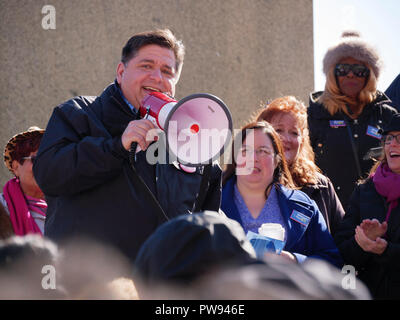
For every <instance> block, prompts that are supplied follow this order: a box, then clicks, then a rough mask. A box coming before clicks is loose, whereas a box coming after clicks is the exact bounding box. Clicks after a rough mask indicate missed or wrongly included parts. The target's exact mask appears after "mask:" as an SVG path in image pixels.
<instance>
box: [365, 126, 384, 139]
mask: <svg viewBox="0 0 400 320" xmlns="http://www.w3.org/2000/svg"><path fill="white" fill-rule="evenodd" d="M367 135H368V136H370V137H373V138H376V139H381V138H382V135H381V134H380V133H379V128H375V127H373V126H368V128H367Z"/></svg>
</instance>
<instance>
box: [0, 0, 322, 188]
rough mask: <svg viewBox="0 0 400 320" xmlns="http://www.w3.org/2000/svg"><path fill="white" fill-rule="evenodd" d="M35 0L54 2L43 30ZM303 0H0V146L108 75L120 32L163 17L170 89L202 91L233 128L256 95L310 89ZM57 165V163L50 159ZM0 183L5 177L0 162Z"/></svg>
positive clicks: (307, 8) (308, 18) (94, 91)
mask: <svg viewBox="0 0 400 320" xmlns="http://www.w3.org/2000/svg"><path fill="white" fill-rule="evenodd" d="M44 5H53V6H54V8H55V10H56V29H55V30H52V29H49V30H45V29H43V27H42V20H43V19H44V18H45V17H46V16H47V15H46V14H42V8H43V6H44ZM312 23H313V16H312V0H116V1H108V0H83V1H81V0H80V1H78V0H14V1H11V0H0V73H1V75H2V76H1V77H0V110H1V112H0V148H1V150H3V148H4V146H5V144H6V142H7V141H8V139H9V138H10V137H11V136H12V135H14V134H15V133H17V132H21V131H23V130H25V129H27V128H28V127H29V126H32V125H38V126H40V127H44V128H45V127H46V124H47V121H48V119H49V117H50V115H51V112H52V109H53V108H54V107H55V106H56V105H58V104H60V103H61V102H63V101H65V100H67V99H69V98H71V97H72V96H75V95H98V94H99V93H101V91H102V90H103V88H104V87H105V86H107V85H108V84H109V83H111V82H112V81H113V80H114V77H115V68H116V66H117V64H118V62H119V59H120V53H121V49H122V47H123V45H124V44H125V42H126V41H127V40H128V39H129V38H130V36H132V35H133V34H134V33H136V32H141V31H145V30H149V29H154V28H159V27H168V28H170V29H171V30H172V31H173V32H174V33H175V34H176V35H177V37H178V38H180V39H182V40H183V42H184V44H185V46H186V59H185V64H184V67H183V72H182V76H181V80H180V82H179V84H178V86H177V95H176V97H177V98H178V99H179V98H183V97H185V96H187V95H189V94H191V93H197V92H208V93H212V94H214V95H216V96H218V97H220V98H221V99H222V100H224V101H225V103H226V104H227V105H228V107H229V108H230V110H231V112H232V115H233V119H234V126H235V128H239V127H240V125H242V124H243V123H244V122H245V121H246V120H247V119H248V117H249V116H250V115H251V113H252V112H254V110H255V109H257V107H258V106H259V104H260V102H261V101H265V100H266V99H272V98H275V97H278V96H281V95H287V94H292V95H295V96H298V97H299V98H300V99H302V100H306V99H307V96H308V93H309V92H310V91H312V90H313V82H314V81H313V77H314V75H313V25H312ZM60 165H62V164H60ZM0 167H1V169H0V185H1V186H3V185H4V183H5V182H6V181H7V180H8V179H9V178H11V175H10V173H9V172H8V170H7V169H6V168H5V166H4V165H1V166H0Z"/></svg>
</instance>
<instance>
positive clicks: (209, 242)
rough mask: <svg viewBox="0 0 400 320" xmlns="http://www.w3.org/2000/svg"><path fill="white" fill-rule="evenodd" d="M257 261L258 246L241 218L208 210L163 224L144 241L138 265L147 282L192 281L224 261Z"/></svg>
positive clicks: (236, 263) (248, 262) (136, 264)
mask: <svg viewBox="0 0 400 320" xmlns="http://www.w3.org/2000/svg"><path fill="white" fill-rule="evenodd" d="M256 262H257V259H256V255H255V252H254V249H253V247H252V245H251V244H250V242H249V241H248V240H247V238H246V235H245V233H244V231H243V228H242V227H241V226H240V224H239V223H238V222H237V221H235V220H232V219H230V218H227V217H226V216H225V215H223V214H220V213H217V212H214V211H204V212H200V213H195V214H185V215H181V216H178V217H176V218H174V219H172V220H170V221H168V222H166V223H164V224H163V225H161V226H160V227H159V228H158V229H157V230H156V231H155V232H154V233H153V234H152V235H151V236H150V237H149V238H148V239H147V240H146V242H145V243H144V244H143V245H142V247H141V249H140V251H139V253H138V256H137V258H136V261H135V267H136V272H137V275H139V276H140V278H141V281H143V282H145V283H147V284H151V283H153V282H154V283H157V282H159V281H166V282H177V283H178V282H179V283H189V282H191V281H193V280H195V279H196V278H197V277H200V276H202V275H204V274H205V273H206V272H207V271H210V270H212V269H213V268H215V267H217V266H220V265H225V266H226V265H228V264H229V265H246V264H252V263H256Z"/></svg>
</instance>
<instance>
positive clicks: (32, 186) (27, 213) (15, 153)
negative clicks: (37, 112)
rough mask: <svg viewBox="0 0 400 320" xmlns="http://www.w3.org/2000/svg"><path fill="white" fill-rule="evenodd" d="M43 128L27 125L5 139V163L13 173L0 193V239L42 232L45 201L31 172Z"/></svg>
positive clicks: (45, 207)
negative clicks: (27, 127) (24, 128)
mask: <svg viewBox="0 0 400 320" xmlns="http://www.w3.org/2000/svg"><path fill="white" fill-rule="evenodd" d="M43 133H44V130H43V129H40V128H38V127H30V128H29V129H28V130H27V131H25V132H21V133H19V134H17V135H15V136H14V137H12V138H11V139H10V141H8V143H7V145H6V148H5V150H4V163H5V165H6V167H7V168H8V169H9V170H10V171H11V173H12V174H13V175H14V178H12V179H11V180H9V181H8V182H7V183H6V185H5V186H4V188H3V193H2V194H0V202H1V204H2V208H0V209H1V211H0V238H6V237H8V236H11V235H13V234H15V235H17V236H23V235H26V234H28V233H38V234H41V235H43V232H44V221H45V218H46V210H47V204H46V201H45V199H44V194H43V192H42V190H41V189H40V188H39V186H38V185H37V183H36V180H35V177H34V176H33V172H32V164H33V162H34V161H35V157H36V153H37V151H38V149H39V145H40V141H41V139H42V136H43Z"/></svg>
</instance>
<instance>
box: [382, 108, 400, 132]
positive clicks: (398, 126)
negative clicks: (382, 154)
mask: <svg viewBox="0 0 400 320" xmlns="http://www.w3.org/2000/svg"><path fill="white" fill-rule="evenodd" d="M390 131H400V113H397V114H395V115H394V116H393V118H392V120H390V122H389V124H388V125H387V126H385V127H384V128H383V134H384V135H385V134H388V133H389V132H390Z"/></svg>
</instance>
